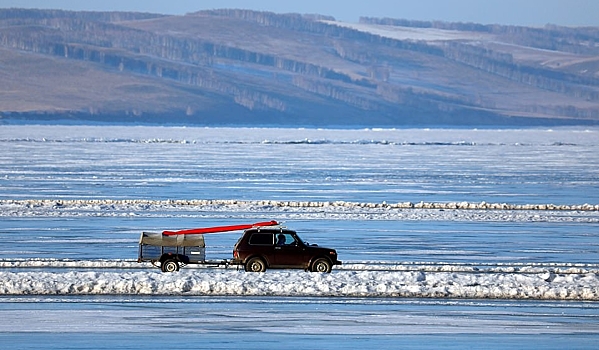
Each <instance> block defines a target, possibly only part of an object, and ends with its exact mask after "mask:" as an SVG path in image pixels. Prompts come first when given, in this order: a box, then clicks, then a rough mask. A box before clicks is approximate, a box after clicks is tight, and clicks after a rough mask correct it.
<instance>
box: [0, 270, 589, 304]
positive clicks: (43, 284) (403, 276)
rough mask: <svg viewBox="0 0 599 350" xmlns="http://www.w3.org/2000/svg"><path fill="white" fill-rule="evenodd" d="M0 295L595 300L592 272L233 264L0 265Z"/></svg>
mask: <svg viewBox="0 0 599 350" xmlns="http://www.w3.org/2000/svg"><path fill="white" fill-rule="evenodd" d="M0 279H1V280H2V281H3V283H2V286H1V287H0V294H3V295H198V296H200V295H201V296H206V295H219V296H220V295H229V296H330V297H333V296H334V297H419V298H423V297H424V298H501V299H548V300H599V278H598V276H597V274H595V273H587V274H556V273H551V272H545V273H533V274H520V273H470V272H462V273H460V272H424V271H336V272H334V273H331V274H317V273H304V272H303V271H280V272H279V271H268V272H266V273H245V272H242V271H236V270H202V271H197V270H196V271H194V270H182V271H180V272H178V273H172V274H163V273H159V272H147V271H143V272H140V271H136V272H129V271H124V272H97V271H89V272H81V271H70V272H39V271H28V272H4V271H3V272H0Z"/></svg>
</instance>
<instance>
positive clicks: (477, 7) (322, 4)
mask: <svg viewBox="0 0 599 350" xmlns="http://www.w3.org/2000/svg"><path fill="white" fill-rule="evenodd" d="M9 7H24V8H57V9H66V10H94V11H140V12H153V13H163V14H184V13H188V12H195V11H199V10H205V9H215V8H242V9H252V10H261V11H272V12H277V13H288V12H295V13H318V14H322V15H330V16H333V17H335V18H336V19H337V20H340V21H346V22H357V21H358V18H359V17H360V16H368V17H391V18H405V19H412V20H441V21H447V22H475V23H482V24H495V23H496V24H514V25H528V26H543V25H545V24H548V23H550V24H557V25H565V26H599V0H364V1H363V0H294V1H290V0H253V1H243V0H169V1H164V0H0V8H9Z"/></svg>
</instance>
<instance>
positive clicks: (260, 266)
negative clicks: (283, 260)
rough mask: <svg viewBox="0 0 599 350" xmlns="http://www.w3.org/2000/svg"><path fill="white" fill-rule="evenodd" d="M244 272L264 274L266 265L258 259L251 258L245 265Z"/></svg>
mask: <svg viewBox="0 0 599 350" xmlns="http://www.w3.org/2000/svg"><path fill="white" fill-rule="evenodd" d="M245 270H246V271H247V272H264V271H266V263H265V262H264V260H262V259H260V258H258V257H253V258H251V259H250V260H248V261H247V262H246V263H245Z"/></svg>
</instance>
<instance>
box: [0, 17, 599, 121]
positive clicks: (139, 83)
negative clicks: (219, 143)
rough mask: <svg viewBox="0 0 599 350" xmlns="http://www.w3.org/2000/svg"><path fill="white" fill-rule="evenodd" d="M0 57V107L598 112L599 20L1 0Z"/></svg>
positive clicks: (150, 111) (332, 114) (181, 114)
mask: <svg viewBox="0 0 599 350" xmlns="http://www.w3.org/2000/svg"><path fill="white" fill-rule="evenodd" d="M0 59H1V60H0V62H2V64H1V65H0V74H1V75H0V77H1V78H2V80H4V82H5V84H3V87H0V89H4V90H5V91H4V94H2V95H4V97H0V117H1V119H0V122H28V121H31V120H39V119H42V120H64V119H68V120H70V121H71V122H77V121H80V122H89V121H92V122H119V123H130V122H146V123H177V124H181V123H183V124H198V125H233V124H235V125H281V126H292V125H298V126H310V125H314V126H327V125H328V126H358V125H359V126H402V125H458V126H459V125H545V124H549V125H560V124H591V125H592V124H599V28H565V27H557V26H546V27H545V28H527V27H514V26H500V25H479V24H471V23H445V22H422V21H409V20H401V19H375V18H362V19H361V20H360V23H359V24H344V23H340V22H336V21H335V19H334V18H332V17H330V16H320V15H300V14H276V13H270V12H256V11H249V10H235V9H225V10H211V11H200V12H195V13H190V14H187V15H185V16H165V15H160V14H148V13H129V12H71V11H59V10H25V9H0ZM0 91H1V90H0Z"/></svg>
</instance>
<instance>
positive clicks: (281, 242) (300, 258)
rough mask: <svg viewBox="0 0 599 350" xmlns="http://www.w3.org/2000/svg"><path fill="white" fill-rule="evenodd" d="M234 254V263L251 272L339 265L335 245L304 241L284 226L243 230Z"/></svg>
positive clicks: (321, 269)
mask: <svg viewBox="0 0 599 350" xmlns="http://www.w3.org/2000/svg"><path fill="white" fill-rule="evenodd" d="M233 257H234V260H233V263H235V264H241V265H243V266H244V267H245V270H246V271H250V272H264V271H266V269H267V268H273V269H275V268H278V269H285V268H292V269H304V270H306V271H313V272H331V268H332V267H333V265H341V261H339V260H337V252H336V251H335V249H330V248H323V247H319V246H317V245H315V244H306V243H304V242H303V241H302V240H301V239H300V238H299V236H298V235H297V233H296V232H295V231H291V230H288V229H284V228H268V227H261V228H252V229H249V230H246V231H245V232H244V233H243V235H242V236H241V238H240V239H239V240H238V241H237V243H236V244H235V247H234V248H233Z"/></svg>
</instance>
